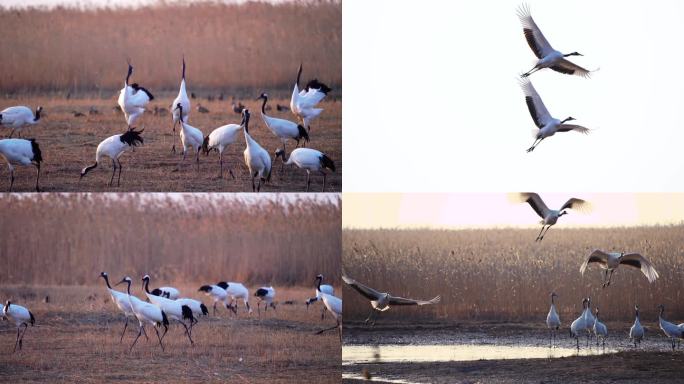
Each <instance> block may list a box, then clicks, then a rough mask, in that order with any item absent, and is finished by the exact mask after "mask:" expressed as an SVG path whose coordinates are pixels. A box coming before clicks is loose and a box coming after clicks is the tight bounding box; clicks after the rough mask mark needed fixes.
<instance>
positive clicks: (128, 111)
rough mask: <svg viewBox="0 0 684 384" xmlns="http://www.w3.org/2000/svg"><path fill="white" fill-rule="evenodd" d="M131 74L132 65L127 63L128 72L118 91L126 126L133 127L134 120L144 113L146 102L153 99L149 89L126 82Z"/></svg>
mask: <svg viewBox="0 0 684 384" xmlns="http://www.w3.org/2000/svg"><path fill="white" fill-rule="evenodd" d="M132 74H133V66H132V65H131V63H130V62H129V63H128V74H127V75H126V80H125V81H124V87H123V88H121V91H120V92H119V100H118V102H119V107H121V111H123V113H124V118H125V119H126V124H128V128H133V127H134V124H135V122H136V121H137V120H138V118H139V117H140V116H142V115H143V114H144V113H145V107H146V106H147V104H148V103H149V102H150V101H152V100H154V96H153V95H152V93H150V91H148V90H147V89H145V88H143V87H141V86H140V85H138V83H133V84H131V85H129V84H128V80H129V79H130V77H131V75H132Z"/></svg>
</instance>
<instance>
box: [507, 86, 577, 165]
mask: <svg viewBox="0 0 684 384" xmlns="http://www.w3.org/2000/svg"><path fill="white" fill-rule="evenodd" d="M520 87H521V88H522V89H523V92H524V94H525V103H526V104H527V109H528V110H529V111H530V115H531V116H532V121H533V122H534V125H536V126H537V128H538V129H539V130H535V131H534V142H533V143H532V146H531V147H529V148H528V149H527V152H532V151H534V149H535V148H536V147H537V145H539V143H541V142H542V140H544V139H546V138H547V137H551V136H553V135H555V134H556V132H570V131H576V132H580V133H584V134H588V133H589V131H590V130H589V128H585V127H582V126H580V125H575V124H565V122H566V121H572V120H575V118H574V117H567V118H565V119H564V120H562V121H561V120H559V119H556V118H554V117H553V116H551V114H550V113H549V111H548V110H547V109H546V106H544V102H543V101H542V99H541V97H540V96H539V94H538V93H537V90H536V89H534V86H533V85H532V82H530V81H529V80H528V79H523V80H520Z"/></svg>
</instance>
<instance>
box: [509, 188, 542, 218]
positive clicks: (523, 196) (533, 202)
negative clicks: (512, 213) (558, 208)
mask: <svg viewBox="0 0 684 384" xmlns="http://www.w3.org/2000/svg"><path fill="white" fill-rule="evenodd" d="M517 197H518V201H519V202H521V203H527V204H529V205H530V207H532V209H534V211H535V212H536V213H537V215H539V217H541V218H542V219H543V218H544V217H546V214H547V213H548V212H549V208H548V207H547V206H546V204H544V200H542V199H541V197H539V195H538V194H536V193H533V192H523V193H520V194H518V195H517Z"/></svg>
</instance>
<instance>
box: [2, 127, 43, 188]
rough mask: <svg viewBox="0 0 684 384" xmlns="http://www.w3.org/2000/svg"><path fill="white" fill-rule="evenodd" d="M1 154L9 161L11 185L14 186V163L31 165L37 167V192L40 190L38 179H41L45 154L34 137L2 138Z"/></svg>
mask: <svg viewBox="0 0 684 384" xmlns="http://www.w3.org/2000/svg"><path fill="white" fill-rule="evenodd" d="M0 156H1V157H2V158H4V159H5V161H6V162H7V167H9V171H10V187H9V191H10V192H12V187H13V186H14V166H13V164H14V165H30V164H33V165H34V166H35V167H36V192H40V186H39V185H38V181H39V180H40V163H41V162H42V161H43V154H42V152H41V151H40V146H39V145H38V143H37V142H36V141H35V140H34V139H29V140H25V139H2V140H0Z"/></svg>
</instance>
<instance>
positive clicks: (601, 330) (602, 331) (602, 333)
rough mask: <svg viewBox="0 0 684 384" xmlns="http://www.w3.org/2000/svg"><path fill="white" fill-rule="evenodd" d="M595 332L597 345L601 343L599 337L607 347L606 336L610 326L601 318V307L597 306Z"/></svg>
mask: <svg viewBox="0 0 684 384" xmlns="http://www.w3.org/2000/svg"><path fill="white" fill-rule="evenodd" d="M593 330H594V334H595V335H596V346H597V347H598V345H599V339H601V341H602V346H603V348H605V347H606V337H608V327H606V325H605V324H604V323H602V322H601V321H600V320H599V309H598V307H596V317H594V326H593Z"/></svg>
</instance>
